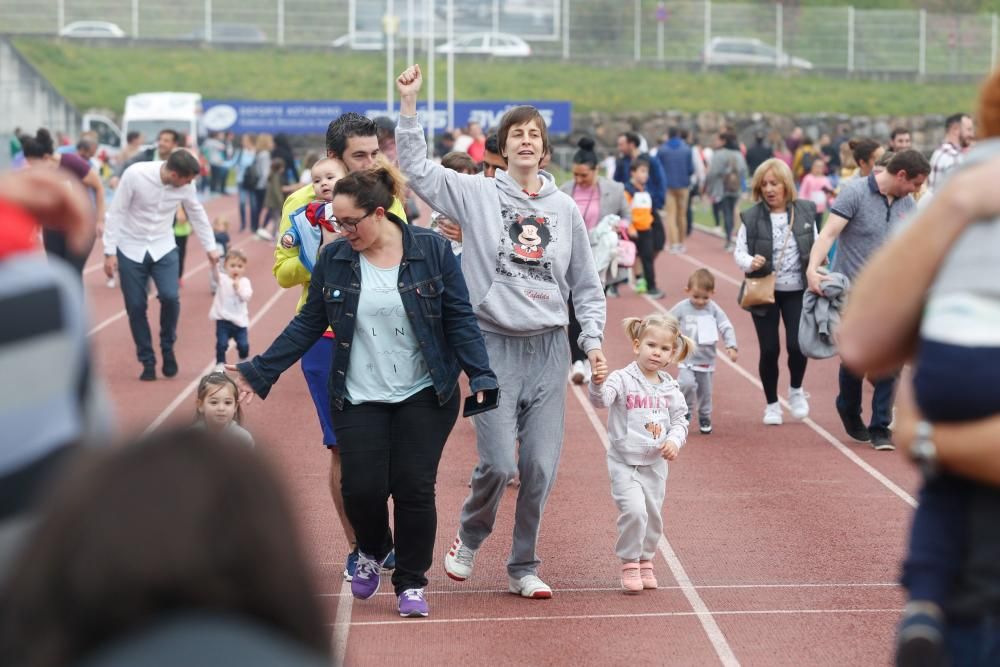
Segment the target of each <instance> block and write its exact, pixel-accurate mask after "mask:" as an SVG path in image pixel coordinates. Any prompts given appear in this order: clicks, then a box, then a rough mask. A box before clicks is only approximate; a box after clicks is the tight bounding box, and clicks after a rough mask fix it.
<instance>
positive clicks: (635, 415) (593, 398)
mask: <svg viewBox="0 0 1000 667" xmlns="http://www.w3.org/2000/svg"><path fill="white" fill-rule="evenodd" d="M659 376H660V383H659V384H653V383H652V382H650V381H649V380H647V379H646V376H645V375H643V374H642V371H641V370H639V365H638V364H637V363H636V362H634V361H633V362H632V363H631V364H629V365H628V366H626V367H625V368H623V369H621V370H619V371H614V372H613V373H611V374H610V375H608V379H607V380H605V381H604V384H602V385H600V386H598V385H596V384H594V383H593V382H591V383H590V392H589V393H590V402H591V403H593V404H594V405H596V406H597V407H599V408H609V410H608V441H609V442H610V443H611V447H610V449H608V456H610V457H611V458H613V459H615V460H617V461H620V462H621V463H624V464H625V465H630V466H647V465H652V464H653V463H656V461H657V459H659V458H660V456H661V454H660V450H659V447H660V445H662V444H663V443H664V442H665V441H667V440H670V441H672V442H674V443H675V444H676V445H677V447H678V448H680V447H683V446H684V443H685V442H687V433H688V421H687V418H686V417H685V415H687V412H688V407H687V402H686V401H685V400H684V394H682V393H681V389H680V386H679V385H678V384H677V381H676V380H674V379H673V378H672V377H670V375H669V374H668V373H667V372H666V371H660V373H659Z"/></svg>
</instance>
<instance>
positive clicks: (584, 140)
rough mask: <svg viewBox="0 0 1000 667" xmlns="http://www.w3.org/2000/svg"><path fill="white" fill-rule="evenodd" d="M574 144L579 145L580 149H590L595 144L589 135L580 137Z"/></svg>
mask: <svg viewBox="0 0 1000 667" xmlns="http://www.w3.org/2000/svg"><path fill="white" fill-rule="evenodd" d="M576 145H577V146H579V147H580V150H581V151H592V150H594V146H596V145H597V144H596V143H595V142H594V140H593V139H591V138H590V137H580V141H578V142H576Z"/></svg>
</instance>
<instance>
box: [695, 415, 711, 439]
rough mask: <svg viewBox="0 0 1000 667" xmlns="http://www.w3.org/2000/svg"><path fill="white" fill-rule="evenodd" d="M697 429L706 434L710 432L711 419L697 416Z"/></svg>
mask: <svg viewBox="0 0 1000 667" xmlns="http://www.w3.org/2000/svg"><path fill="white" fill-rule="evenodd" d="M698 430H699V431H701V432H702V433H704V434H705V435H708V434H709V433H711V432H712V420H711V419H710V418H708V417H698Z"/></svg>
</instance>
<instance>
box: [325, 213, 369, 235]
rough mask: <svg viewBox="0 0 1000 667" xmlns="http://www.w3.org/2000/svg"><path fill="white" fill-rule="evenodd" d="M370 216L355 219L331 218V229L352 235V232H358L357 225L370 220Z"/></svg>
mask: <svg viewBox="0 0 1000 667" xmlns="http://www.w3.org/2000/svg"><path fill="white" fill-rule="evenodd" d="M373 213H374V211H373ZM371 215H372V214H371V213H369V214H368V215H366V216H364V217H362V218H355V219H352V218H337V217H331V218H330V223H331V224H332V225H333V228H334V229H336V230H337V231H338V232H341V233H347V234H353V233H354V232H356V231H358V225H360V224H361V223H362V222H364V221H365V220H366V219H368V218H370V217H371Z"/></svg>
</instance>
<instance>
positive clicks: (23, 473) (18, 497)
mask: <svg viewBox="0 0 1000 667" xmlns="http://www.w3.org/2000/svg"><path fill="white" fill-rule="evenodd" d="M90 215H91V208H90V203H89V201H88V200H87V197H86V195H85V194H84V192H83V190H82V188H81V187H80V186H79V185H78V184H76V183H74V182H70V181H67V180H66V178H65V176H64V175H62V174H60V173H58V172H57V171H56V170H54V169H52V170H50V169H27V170H24V171H16V172H8V173H5V174H0V318H2V320H3V322H4V326H3V335H2V336H0V377H3V378H4V379H5V380H6V382H5V383H4V387H5V390H3V391H0V432H2V433H3V446H2V447H0V581H2V580H3V578H4V576H5V574H6V571H7V565H8V563H9V562H10V560H11V559H12V558H13V557H14V556H15V555H16V553H17V552H18V550H19V549H20V547H21V545H22V544H23V541H24V539H25V537H26V536H27V535H28V534H29V533H30V531H31V530H32V528H33V526H34V523H35V507H36V504H37V502H38V501H39V500H40V499H41V498H42V497H43V496H44V495H45V494H46V493H47V489H48V488H49V485H50V483H51V482H52V481H53V480H54V479H56V478H57V476H58V475H59V474H60V473H61V471H62V468H63V464H64V463H65V461H66V460H67V459H68V458H69V456H70V454H71V452H73V451H74V450H75V449H76V447H77V446H78V445H80V444H81V443H83V442H86V441H89V440H91V439H93V438H94V437H95V436H101V435H103V434H106V433H107V432H108V431H109V430H110V422H111V420H110V418H109V413H108V406H107V402H106V401H105V400H104V395H103V392H102V391H101V389H100V386H99V384H98V383H97V382H96V381H95V378H94V374H93V373H92V368H91V363H92V362H91V358H90V345H89V341H88V339H87V328H88V326H87V317H86V313H85V312H84V305H83V304H84V294H83V287H82V285H81V284H80V278H79V275H78V274H77V273H76V272H75V271H74V269H72V268H71V267H70V265H69V264H67V263H66V262H64V261H62V260H60V259H58V258H54V257H49V258H46V256H45V255H44V254H43V253H42V249H41V243H40V242H39V234H38V227H39V224H40V225H41V226H42V228H43V229H52V230H55V231H58V232H60V233H62V234H64V235H65V239H66V245H67V248H69V249H70V250H71V251H74V252H79V251H81V250H82V249H83V248H85V247H86V245H87V244H88V243H90V242H91V238H92V233H93V232H92V231H91V225H92V221H91V218H90ZM20 383H23V384H20ZM2 599H3V598H0V600H2Z"/></svg>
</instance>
